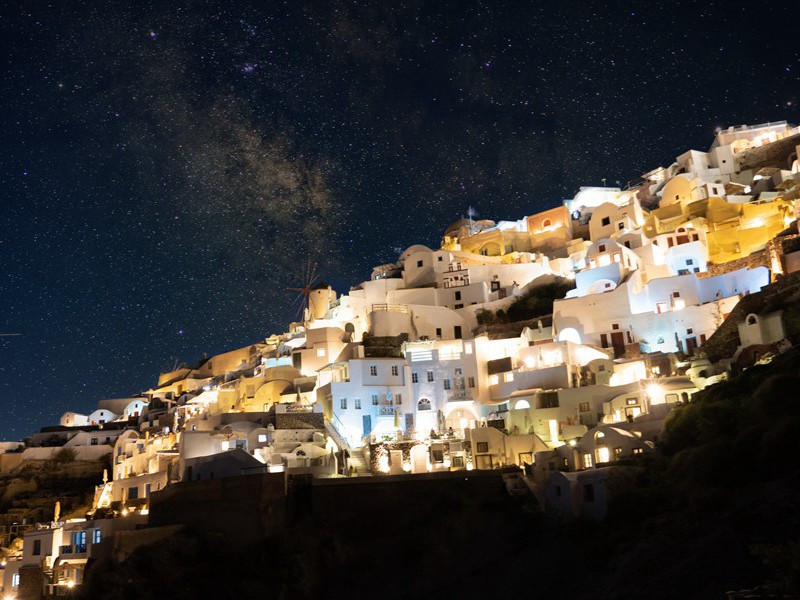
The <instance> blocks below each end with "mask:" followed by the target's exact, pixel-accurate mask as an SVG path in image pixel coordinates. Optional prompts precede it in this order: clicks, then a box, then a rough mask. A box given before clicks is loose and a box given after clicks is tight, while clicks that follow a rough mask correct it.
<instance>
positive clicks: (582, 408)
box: [578, 402, 589, 412]
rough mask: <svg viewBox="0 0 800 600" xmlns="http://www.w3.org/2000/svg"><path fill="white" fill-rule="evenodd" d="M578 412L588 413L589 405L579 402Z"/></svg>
mask: <svg viewBox="0 0 800 600" xmlns="http://www.w3.org/2000/svg"><path fill="white" fill-rule="evenodd" d="M578 410H580V411H581V412H589V403H588V402H581V403H580V404H579V405H578Z"/></svg>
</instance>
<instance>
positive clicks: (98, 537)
mask: <svg viewBox="0 0 800 600" xmlns="http://www.w3.org/2000/svg"><path fill="white" fill-rule="evenodd" d="M102 540H103V532H102V531H100V530H99V529H95V530H94V532H93V533H92V543H93V544H99V543H100V542H101V541H102Z"/></svg>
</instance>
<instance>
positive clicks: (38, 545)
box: [33, 540, 42, 556]
mask: <svg viewBox="0 0 800 600" xmlns="http://www.w3.org/2000/svg"><path fill="white" fill-rule="evenodd" d="M41 553H42V540H33V555H34V556H39V555H40V554H41Z"/></svg>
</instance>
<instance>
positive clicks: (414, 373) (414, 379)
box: [411, 371, 419, 383]
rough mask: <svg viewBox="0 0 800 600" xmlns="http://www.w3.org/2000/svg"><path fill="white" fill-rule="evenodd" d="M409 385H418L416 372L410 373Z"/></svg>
mask: <svg viewBox="0 0 800 600" xmlns="http://www.w3.org/2000/svg"><path fill="white" fill-rule="evenodd" d="M411 383H419V374H418V373H417V372H416V371H414V372H413V373H411Z"/></svg>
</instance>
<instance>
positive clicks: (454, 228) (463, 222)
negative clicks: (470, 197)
mask: <svg viewBox="0 0 800 600" xmlns="http://www.w3.org/2000/svg"><path fill="white" fill-rule="evenodd" d="M471 224H472V219H459V220H458V221H453V222H452V223H450V225H448V226H447V229H445V230H444V234H445V235H449V234H450V233H457V232H458V230H459V229H461V228H462V227H465V226H466V227H469V226H470V225H471Z"/></svg>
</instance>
